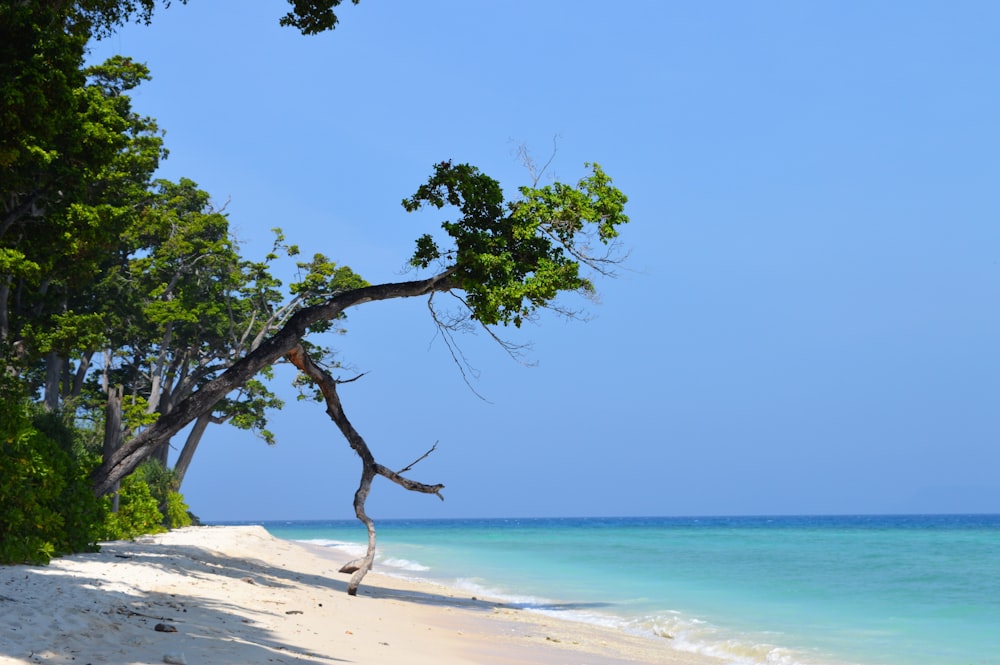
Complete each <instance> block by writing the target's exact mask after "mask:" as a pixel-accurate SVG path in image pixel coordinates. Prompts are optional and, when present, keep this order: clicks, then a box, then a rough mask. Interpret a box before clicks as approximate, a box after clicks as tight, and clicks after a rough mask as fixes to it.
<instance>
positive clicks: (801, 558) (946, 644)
mask: <svg viewBox="0 0 1000 665" xmlns="http://www.w3.org/2000/svg"><path fill="white" fill-rule="evenodd" d="M262 524H263V526H264V527H266V528H267V529H268V531H270V532H271V533H272V534H274V535H275V536H277V537H280V538H285V539H290V540H303V541H310V542H312V543H314V544H319V545H323V546H325V547H328V548H329V550H330V556H331V557H332V558H333V559H335V560H336V561H338V562H341V561H346V560H348V559H350V558H352V557H353V556H354V555H356V554H357V553H358V552H360V551H363V542H364V540H365V532H364V529H363V527H361V525H360V524H358V523H357V522H346V521H343V522H342V521H337V522H264V523H262ZM378 530H379V531H378V534H379V557H378V559H377V560H376V567H377V570H379V572H383V573H389V574H396V575H402V576H409V577H418V578H426V579H431V580H434V581H439V582H443V583H447V584H450V585H454V586H458V587H462V588H464V589H466V590H468V592H469V594H470V595H477V594H479V595H485V594H490V595H495V596H500V597H502V598H504V599H506V600H507V601H508V602H510V603H515V604H517V605H519V606H520V607H522V608H524V609H525V610H529V611H537V612H548V613H554V614H557V615H560V616H562V617H564V618H569V619H577V620H580V621H592V622H598V623H601V624H604V625H613V626H617V627H619V628H620V629H621V630H626V631H634V632H639V633H643V634H646V635H649V636H651V637H653V636H655V637H656V638H657V639H664V640H669V642H665V643H664V644H665V645H669V646H671V647H673V648H678V649H684V650H689V651H696V652H701V653H707V654H713V655H717V656H722V657H724V658H725V659H726V661H727V662H730V663H733V664H738V665H750V664H755V663H761V664H764V663H766V664H768V665H771V664H780V665H794V664H798V665H831V664H839V665H843V664H852V665H855V664H856V665H918V664H919V665H987V664H990V665H1000V515H948V516H943V515H933V516H852V517H831V516H823V517H711V518H705V517H702V518H673V517H670V518H614V519H609V518H601V519H597V518H592V519H577V518H573V519H485V520H470V519H461V520H419V521H418V520H414V521H404V520H384V521H381V522H378Z"/></svg>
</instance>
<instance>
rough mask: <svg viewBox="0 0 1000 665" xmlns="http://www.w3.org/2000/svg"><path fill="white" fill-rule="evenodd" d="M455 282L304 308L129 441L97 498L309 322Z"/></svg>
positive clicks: (372, 289) (442, 278)
mask: <svg viewBox="0 0 1000 665" xmlns="http://www.w3.org/2000/svg"><path fill="white" fill-rule="evenodd" d="M456 286H457V285H456V284H455V283H454V282H453V281H452V279H451V271H446V272H444V273H441V274H439V275H435V276H434V277H431V278H428V279H423V280H416V281H412V282H398V283H394V284H380V285H377V286H366V287H363V288H360V289H352V290H350V291H345V292H343V293H338V294H337V295H335V296H333V297H331V298H330V299H329V300H327V301H326V302H324V303H321V304H318V305H313V306H312V307H306V308H303V309H301V310H299V311H298V312H296V313H295V314H294V315H293V316H292V317H291V318H289V319H288V322H287V323H285V325H284V326H283V327H282V328H281V330H279V331H278V332H277V333H275V334H274V335H273V336H271V337H270V338H268V339H267V340H266V341H265V342H263V343H262V344H261V345H260V346H259V347H257V348H256V349H254V350H253V351H251V352H250V353H248V354H247V355H245V356H244V357H243V358H242V359H241V360H239V361H238V362H236V363H234V364H233V365H232V367H230V368H229V369H227V370H226V371H224V372H222V373H221V374H220V375H219V376H217V377H216V378H214V379H212V380H211V381H208V382H207V383H206V384H205V385H203V386H202V387H201V388H200V389H198V390H197V391H195V392H194V393H193V394H192V395H191V396H190V397H188V398H186V399H184V400H182V401H180V402H179V403H177V404H175V405H174V408H173V409H171V411H170V413H167V414H164V415H162V416H160V417H159V418H158V419H157V421H156V422H155V423H153V424H152V425H150V426H149V427H147V428H146V429H145V430H143V431H142V432H141V433H140V434H138V435H137V436H135V437H133V438H132V439H130V440H129V441H126V442H125V443H124V444H123V445H122V446H121V448H119V449H118V450H116V451H115V452H114V453H112V454H111V455H110V456H109V457H105V458H104V461H103V463H102V464H101V466H100V467H98V468H97V469H96V470H95V471H94V474H93V476H92V481H93V485H94V493H95V494H97V495H98V496H101V495H104V494H107V493H108V492H109V491H111V487H112V486H113V485H114V483H116V482H117V481H119V480H121V479H122V478H124V477H125V476H126V475H128V474H129V473H131V472H132V471H133V470H134V469H135V467H137V466H138V465H139V463H140V462H142V460H143V459H144V458H145V457H146V456H147V455H148V454H149V451H150V450H152V449H153V448H155V447H156V446H158V445H160V444H161V443H164V442H166V441H169V440H170V437H172V436H173V435H174V434H176V433H177V432H179V431H180V430H181V429H183V428H184V427H185V426H186V425H187V424H188V423H190V422H191V421H193V420H195V419H196V418H198V416H200V415H201V414H203V413H206V412H208V411H210V410H211V409H212V408H213V407H214V406H215V404H216V403H217V402H218V401H219V400H220V399H222V398H223V397H225V396H226V395H228V394H229V393H230V392H232V391H233V390H235V389H237V388H239V387H240V386H242V385H243V384H244V383H246V382H247V381H249V380H250V379H251V378H253V377H254V376H255V375H256V374H257V373H258V372H259V371H260V370H262V369H263V368H265V367H267V366H269V365H271V364H273V363H274V362H276V361H277V360H278V359H279V358H281V357H282V356H284V355H285V354H287V353H288V352H289V351H291V350H292V349H294V348H295V347H296V346H297V345H298V344H299V342H300V341H301V340H302V338H303V337H305V335H306V333H307V332H308V330H309V326H311V325H313V324H315V323H318V322H319V321H330V320H332V319H334V318H336V317H337V316H339V315H340V314H341V313H342V312H343V311H344V310H345V309H348V308H349V307H354V306H356V305H360V304H362V303H366V302H373V301H377V300H390V299H393V298H411V297H414V296H423V295H428V294H430V293H433V292H435V291H447V290H449V289H452V288H455V287H456Z"/></svg>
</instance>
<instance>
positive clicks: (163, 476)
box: [119, 460, 191, 529]
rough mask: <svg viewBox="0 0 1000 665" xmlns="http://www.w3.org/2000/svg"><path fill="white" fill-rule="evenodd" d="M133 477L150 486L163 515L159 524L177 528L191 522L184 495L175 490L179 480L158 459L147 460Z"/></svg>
mask: <svg viewBox="0 0 1000 665" xmlns="http://www.w3.org/2000/svg"><path fill="white" fill-rule="evenodd" d="M131 477H132V479H133V480H134V481H136V482H140V483H145V484H146V487H148V488H149V494H150V496H152V497H153V499H154V500H155V501H156V507H157V510H158V511H159V512H160V514H161V516H162V519H161V521H160V524H159V525H158V526H162V527H166V528H167V529H176V528H180V527H182V526H189V525H190V524H191V517H190V516H189V515H188V506H187V504H186V503H184V496H183V495H181V494H180V493H179V492H176V491H175V488H176V486H177V482H176V477H175V475H174V472H173V471H171V470H170V469H168V468H166V467H165V466H163V465H162V464H161V463H160V462H158V461H156V460H147V461H145V462H143V463H142V464H141V465H140V466H139V468H138V469H136V470H135V473H134V474H132V476H131ZM119 512H120V510H119Z"/></svg>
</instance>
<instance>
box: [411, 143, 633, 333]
mask: <svg viewBox="0 0 1000 665" xmlns="http://www.w3.org/2000/svg"><path fill="white" fill-rule="evenodd" d="M586 166H588V167H590V169H591V174H590V175H589V176H588V177H586V178H583V179H581V180H580V181H579V182H578V183H577V184H576V186H570V185H565V184H563V183H555V184H554V185H550V186H546V187H541V188H537V187H521V188H520V194H521V199H520V200H517V201H512V202H505V200H504V193H503V190H502V189H501V187H500V183H498V182H497V181H496V180H494V179H493V178H490V177H489V176H487V175H485V174H483V173H481V172H480V171H479V169H477V168H476V167H474V166H470V165H469V164H452V163H451V162H442V163H440V164H437V165H436V166H435V167H434V173H433V174H432V175H431V177H430V179H429V180H428V181H427V183H426V184H424V185H421V186H420V188H419V189H418V190H417V192H416V194H414V195H413V196H412V197H410V198H408V199H404V200H403V207H404V208H406V210H408V211H410V212H413V211H415V210H417V209H419V208H421V207H422V206H424V205H431V206H433V207H435V208H444V207H445V206H453V207H455V208H458V210H459V212H460V213H461V214H460V216H459V217H458V219H456V220H455V221H445V222H443V223H442V225H441V226H442V228H443V229H444V230H445V232H446V233H447V234H448V235H449V236H450V237H451V239H452V241H453V242H454V247H453V248H445V249H442V248H441V247H440V246H439V245H438V242H437V241H436V240H435V239H434V238H433V237H432V236H431V235H423V236H421V237H420V238H419V239H418V240H417V249H416V251H415V252H414V254H413V256H412V257H411V259H410V262H411V264H412V265H414V266H417V267H421V268H426V267H428V266H429V265H430V264H432V263H435V262H442V263H443V264H444V266H445V267H446V269H448V270H451V271H452V273H453V275H454V279H455V280H456V281H457V282H458V284H459V286H460V287H461V288H462V290H464V291H465V292H466V294H467V300H466V303H467V305H468V306H469V309H470V310H471V316H472V318H474V319H476V320H478V321H480V322H481V323H483V324H485V325H493V324H498V323H500V324H504V325H508V324H511V323H512V324H514V325H515V326H520V325H521V323H522V321H523V320H524V319H525V318H528V317H530V316H531V315H532V314H533V313H534V312H535V311H536V310H537V309H538V308H540V307H547V306H550V304H551V303H552V301H553V300H554V299H555V298H556V296H558V295H559V293H560V292H563V291H585V292H589V291H592V290H593V285H592V284H591V282H590V280H588V279H587V278H585V277H583V276H582V275H581V274H580V267H581V265H586V266H589V267H591V268H593V269H596V270H598V271H602V270H603V269H604V266H605V265H607V264H610V263H613V260H612V259H611V258H610V257H609V255H608V254H605V255H603V256H600V255H594V254H593V253H592V251H593V247H592V246H591V243H592V242H593V241H595V240H596V241H597V242H598V243H600V244H601V245H604V246H606V247H607V246H610V245H611V243H612V241H613V240H614V239H615V238H616V237H617V236H618V227H619V226H620V225H622V224H625V223H626V222H628V217H627V216H626V215H625V214H624V207H625V202H626V201H627V199H626V198H625V195H624V194H622V193H621V191H619V190H618V189H617V188H615V187H614V186H612V184H611V179H610V178H608V176H607V175H606V174H605V173H604V171H603V170H602V169H601V167H600V166H599V165H597V164H587V165H586Z"/></svg>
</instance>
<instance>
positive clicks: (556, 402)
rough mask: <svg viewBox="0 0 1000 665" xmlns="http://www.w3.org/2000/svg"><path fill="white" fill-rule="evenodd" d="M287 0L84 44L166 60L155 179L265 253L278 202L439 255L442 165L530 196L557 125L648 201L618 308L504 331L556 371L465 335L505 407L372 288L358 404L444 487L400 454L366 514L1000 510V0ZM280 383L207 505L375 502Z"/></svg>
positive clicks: (392, 265) (424, 328)
mask: <svg viewBox="0 0 1000 665" xmlns="http://www.w3.org/2000/svg"><path fill="white" fill-rule="evenodd" d="M286 7H287V6H286V5H285V3H283V2H280V1H279V0H253V1H248V0H225V1H223V0H213V1H207V0H191V4H190V5H188V6H181V5H177V4H175V5H174V6H173V7H171V8H170V9H168V10H165V11H161V12H160V13H159V14H158V15H157V16H156V18H155V21H154V24H153V26H152V27H151V28H145V27H130V28H128V29H126V30H124V31H122V32H121V33H120V34H118V35H116V36H114V37H112V38H110V39H108V40H106V41H105V42H102V43H101V44H100V45H99V46H98V48H97V49H96V50H95V52H94V54H93V57H94V58H99V59H103V57H105V56H107V55H110V54H111V53H113V52H121V53H124V54H127V55H131V56H133V57H134V58H136V59H139V60H142V61H145V62H146V63H147V64H148V65H149V66H150V67H151V68H152V72H153V76H154V80H153V81H152V82H151V83H149V84H147V85H144V86H143V87H142V88H141V89H140V90H139V91H137V94H136V95H135V103H136V105H137V106H138V108H139V109H140V110H141V111H142V112H144V113H147V114H149V115H152V116H154V117H156V118H157V119H158V120H159V122H160V124H161V126H162V127H163V128H164V129H166V130H167V137H166V138H167V145H168V147H169V148H170V151H171V155H170V158H169V160H168V161H167V162H166V163H165V164H164V166H163V168H162V175H163V176H164V177H169V178H178V177H181V176H186V177H189V178H192V179H194V180H195V181H197V182H198V183H199V184H200V185H201V186H202V187H203V188H205V189H207V190H208V191H209V192H211V193H212V195H213V197H214V199H215V200H216V201H217V202H219V203H222V202H225V201H226V200H227V199H228V200H229V204H228V208H227V211H228V212H229V214H230V219H231V222H232V225H233V228H234V229H235V232H236V233H237V235H238V236H239V238H240V239H241V240H243V241H244V242H245V251H246V252H247V254H248V255H255V256H260V255H262V254H263V253H264V252H265V251H266V250H267V248H268V245H269V242H270V235H269V232H268V229H270V228H271V227H274V226H280V227H282V228H283V229H284V230H285V232H286V233H287V235H288V238H289V240H290V241H291V242H295V243H298V244H299V245H301V246H302V248H303V250H304V251H305V252H306V253H312V252H323V253H325V254H327V255H329V256H331V257H332V258H334V259H335V260H337V261H338V262H340V263H342V264H346V265H349V266H351V267H352V268H354V269H355V270H356V271H358V272H360V273H361V274H362V275H363V276H364V277H365V278H367V279H368V280H369V281H371V282H383V281H394V280H399V279H408V278H412V277H413V276H412V275H407V274H405V273H403V272H402V269H403V266H404V263H405V260H406V258H407V257H408V256H409V254H410V252H411V251H412V242H413V240H414V239H415V238H416V237H417V236H418V235H420V234H421V233H424V232H425V231H428V230H432V229H433V228H436V225H437V223H438V222H437V220H436V219H434V218H433V217H431V216H420V217H414V216H411V215H407V214H406V213H405V212H404V211H403V209H402V208H401V207H400V205H399V201H400V200H401V199H402V198H403V197H404V196H407V195H409V194H411V193H412V192H413V191H414V190H415V189H416V187H417V186H418V185H419V184H420V183H421V182H423V181H424V180H425V179H426V177H427V176H428V175H429V173H430V169H431V165H432V164H433V163H435V162H436V161H440V160H442V159H454V160H457V161H467V162H471V163H474V164H477V165H478V166H480V168H482V169H483V170H484V171H485V172H486V173H489V174H491V175H493V176H494V177H496V178H498V179H500V180H501V181H502V182H503V183H504V185H505V187H508V188H509V189H510V191H514V188H515V187H516V186H517V185H519V184H524V183H525V182H526V181H527V174H526V172H525V171H524V170H523V168H522V167H521V166H520V165H519V164H518V162H517V160H516V159H515V158H514V157H513V155H512V147H513V146H515V145H516V144H517V143H524V144H526V145H527V146H528V147H529V148H530V149H531V150H532V151H533V152H534V153H535V154H536V155H537V156H538V157H539V158H540V159H543V160H544V159H545V158H547V156H548V153H549V151H550V149H551V146H552V141H553V137H555V136H558V137H559V139H558V147H559V148H558V153H557V155H556V158H555V161H554V162H553V166H552V168H551V172H552V173H554V174H555V175H556V176H557V177H559V178H560V179H563V180H570V181H575V180H576V179H577V178H578V177H579V176H581V175H582V174H583V173H584V170H583V162H584V161H588V160H592V161H597V162H599V163H601V164H602V166H604V168H605V169H606V170H607V171H608V173H609V174H610V175H611V176H612V177H613V178H614V179H615V182H616V184H617V185H618V186H619V187H620V188H621V189H623V190H624V191H625V192H626V194H627V195H628V196H629V198H630V204H629V205H630V207H629V214H630V216H631V219H632V223H631V224H630V225H629V227H628V228H627V229H626V230H625V233H624V236H623V239H624V242H625V243H626V244H627V245H628V246H629V247H630V248H631V250H632V254H631V257H630V259H629V262H628V270H627V271H625V272H623V273H622V275H621V277H620V278H619V279H617V280H615V281H612V282H601V283H600V284H599V288H600V291H601V294H602V302H601V304H599V305H594V306H588V311H589V313H590V314H591V315H592V320H590V321H588V322H586V323H582V322H567V321H564V320H562V319H560V318H558V317H556V316H546V317H543V319H542V320H541V321H540V323H539V324H538V325H534V326H528V327H527V328H525V329H524V330H522V331H520V332H518V333H517V334H514V335H512V338H513V339H515V340H517V341H519V342H528V341H530V342H533V344H534V347H533V350H532V352H531V359H532V360H534V361H536V362H537V366H535V367H525V366H522V365H519V364H517V363H515V362H513V361H511V360H510V359H509V358H507V357H506V356H505V355H504V354H503V353H502V352H500V351H499V350H498V349H497V348H496V347H495V345H493V344H492V343H491V342H489V341H488V340H487V339H486V338H485V337H484V336H483V335H479V336H473V337H468V338H465V339H463V340H462V343H463V349H464V351H465V353H466V355H467V356H468V357H469V359H470V361H471V363H472V364H473V365H474V366H475V367H476V368H477V369H478V370H480V372H481V375H480V378H479V379H478V381H476V382H475V387H476V390H477V391H479V392H480V393H481V394H482V395H484V396H486V397H487V398H488V399H489V400H490V402H489V403H487V402H484V401H482V400H480V399H479V398H477V397H476V396H475V395H474V394H473V393H472V392H471V391H470V390H469V389H468V388H467V387H466V386H465V384H464V383H463V381H462V378H461V375H460V373H459V372H458V370H457V369H456V367H455V366H454V365H453V363H452V361H451V359H450V356H449V354H448V352H447V350H446V348H445V347H444V345H443V344H442V343H441V342H440V340H439V339H435V328H434V326H433V325H432V323H431V321H430V319H429V317H428V315H427V311H426V307H425V303H424V302H422V301H420V302H417V301H413V302H388V303H378V304H375V305H368V306H364V307H362V308H359V309H357V310H355V311H352V312H351V313H350V316H349V319H348V321H347V327H348V331H349V332H348V334H347V335H346V336H345V337H343V338H340V339H338V340H336V342H335V343H336V345H337V347H338V348H339V349H341V350H342V359H343V360H344V362H346V363H349V364H350V365H352V366H353V367H354V368H355V369H357V370H358V371H366V372H368V374H367V375H366V376H365V377H364V378H363V379H362V380H360V381H357V382H355V383H352V384H350V385H345V386H343V388H342V399H343V401H344V404H345V407H346V409H347V410H348V414H349V416H350V417H351V418H352V420H353V422H354V424H355V425H356V427H357V428H358V429H359V430H360V431H361V433H362V434H363V435H364V436H365V437H366V439H367V440H368V442H369V444H370V445H371V447H372V448H373V450H374V451H375V453H376V455H377V457H378V458H379V459H380V461H382V462H383V463H384V464H386V465H387V466H390V467H395V468H398V467H401V466H404V465H405V464H407V463H409V462H410V461H412V460H413V459H415V458H416V457H417V456H419V455H420V454H421V453H423V452H424V451H425V450H426V449H427V448H428V447H430V445H431V444H433V443H434V442H435V441H439V442H440V443H439V446H438V450H437V452H435V453H434V455H432V456H431V457H430V458H429V459H427V460H425V461H424V462H422V463H421V464H419V465H418V466H417V467H416V468H415V470H414V471H413V472H412V475H413V476H414V477H415V478H417V479H419V480H423V481H426V482H443V483H444V484H445V485H446V486H447V488H446V489H445V491H444V494H445V496H446V497H447V500H446V501H445V502H444V503H442V502H439V501H438V500H437V499H436V498H434V497H428V496H424V495H416V494H410V493H407V492H405V491H404V490H402V489H400V488H398V487H396V486H394V485H392V484H390V483H388V482H387V481H384V479H377V480H376V484H375V487H374V490H373V492H372V497H371V499H370V501H369V512H370V513H371V514H372V515H373V516H375V517H376V518H379V517H382V518H386V517H423V518H435V517H467V516H469V517H471V516H535V515H698V514H774V513H783V514H788V513H879V512H963V511H968V512H1000V476H998V473H997V471H998V469H1000V445H998V444H1000V408H998V407H1000V356H998V353H997V347H998V341H1000V193H998V192H1000V188H998V182H1000V128H998V118H1000V87H998V74H997V64H998V63H1000V4H997V3H994V2H949V3H942V2H917V1H912V2H888V1H886V2H846V3H844V2H797V1H795V2H791V1H790V2H778V1H773V2H756V3H747V2H735V1H732V2H653V1H649V2H624V3H607V2H592V1H579V0H574V1H573V2H569V1H568V0H559V1H557V0H552V1H546V2H538V1H537V0H531V1H529V0H513V1H511V0H508V1H507V2H486V1H471V0H452V1H428V2H412V1H409V0H407V1H403V0H395V1H390V0H379V1H376V0H363V1H362V3H361V4H360V5H358V6H356V7H355V6H353V5H350V4H347V5H345V6H344V7H342V8H341V10H340V11H339V13H340V16H341V24H340V26H339V27H338V28H337V30H336V31H334V32H333V33H328V34H324V35H321V36H318V37H303V36H301V35H299V34H298V33H297V32H295V31H294V30H291V29H287V28H279V27H278V25H277V20H278V17H279V16H280V15H281V14H282V13H284V12H285V11H286ZM568 304H574V303H573V302H572V301H569V303H568ZM575 304H579V303H575ZM289 376H290V375H289V374H287V373H286V374H284V375H283V382H282V385H283V386H284V385H287V379H288V378H289ZM281 390H282V393H283V394H285V395H286V397H287V399H288V401H289V404H288V406H287V408H286V409H285V410H284V411H283V412H282V413H280V414H277V415H275V417H274V418H273V429H274V431H275V432H276V434H277V435H278V439H279V443H278V445H277V446H275V447H272V448H268V447H267V446H266V445H265V444H264V443H263V442H261V441H259V440H257V439H254V438H253V437H252V436H251V435H250V434H248V433H245V432H240V431H238V430H235V429H232V428H230V427H215V428H213V429H210V430H209V433H208V434H207V435H206V439H205V441H204V442H203V444H202V447H201V449H200V450H199V452H198V455H197V456H196V458H195V460H194V463H193V464H192V467H191V471H190V472H189V474H188V478H187V481H186V483H185V487H184V491H185V493H186V496H187V498H188V501H189V503H190V505H191V506H192V508H193V509H194V511H195V512H196V513H198V514H199V515H200V516H202V517H203V518H204V519H208V520H226V519H307V518H346V517H351V516H352V511H351V497H352V495H353V492H354V489H355V487H356V483H357V477H358V474H359V472H360V465H359V463H358V461H357V460H356V458H355V457H354V455H353V453H352V452H351V451H350V449H349V448H348V447H347V444H346V442H345V441H344V440H343V439H342V438H341V436H340V435H339V433H338V432H337V430H336V429H335V427H334V426H333V424H332V423H331V422H330V421H329V420H328V418H327V416H326V415H325V413H324V412H323V409H322V407H321V405H317V404H313V403H306V404H302V403H296V402H295V401H294V398H293V392H292V391H291V390H290V389H287V388H284V387H282V389H281Z"/></svg>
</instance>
